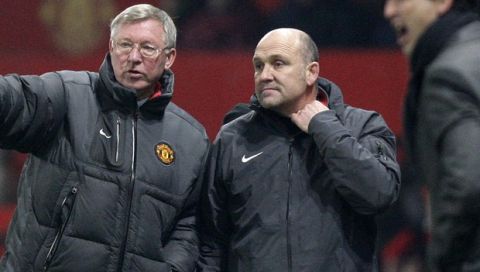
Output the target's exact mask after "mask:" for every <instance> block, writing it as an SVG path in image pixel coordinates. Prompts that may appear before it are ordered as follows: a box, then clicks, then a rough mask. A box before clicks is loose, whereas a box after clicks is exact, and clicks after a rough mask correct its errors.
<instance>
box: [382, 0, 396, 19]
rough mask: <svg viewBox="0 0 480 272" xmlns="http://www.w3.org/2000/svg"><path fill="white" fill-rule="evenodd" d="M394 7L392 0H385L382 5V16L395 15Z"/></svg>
mask: <svg viewBox="0 0 480 272" xmlns="http://www.w3.org/2000/svg"><path fill="white" fill-rule="evenodd" d="M396 9H397V8H396V5H395V3H394V1H391V0H386V1H385V5H384V6H383V17H385V18H386V19H391V18H392V17H393V16H394V15H395V13H396Z"/></svg>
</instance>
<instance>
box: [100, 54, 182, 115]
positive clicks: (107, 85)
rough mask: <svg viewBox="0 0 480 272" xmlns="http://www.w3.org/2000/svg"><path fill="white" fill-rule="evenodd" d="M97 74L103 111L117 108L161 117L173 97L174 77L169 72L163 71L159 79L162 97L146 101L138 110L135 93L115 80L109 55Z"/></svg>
mask: <svg viewBox="0 0 480 272" xmlns="http://www.w3.org/2000/svg"><path fill="white" fill-rule="evenodd" d="M99 74H100V81H99V83H98V84H99V86H96V89H97V95H98V97H99V100H100V103H101V105H102V109H103V110H104V111H108V110H112V109H117V108H119V109H120V110H122V111H126V112H136V111H140V113H142V114H148V115H151V116H152V117H155V116H156V117H161V116H162V115H163V112H164V111H165V108H166V106H167V105H168V103H169V102H170V100H171V99H172V96H173V87H174V79H175V77H174V74H173V72H172V71H171V70H165V72H164V73H163V75H162V78H161V79H160V84H161V85H162V95H161V96H159V97H155V98H152V99H150V100H148V101H147V102H146V103H144V104H143V105H142V106H141V107H140V108H138V104H137V96H136V91H135V90H134V89H130V88H126V87H124V86H122V85H121V84H120V83H119V82H118V81H117V80H116V79H115V75H114V73H113V67H112V62H111V58H110V54H107V55H106V57H105V59H104V61H103V63H102V65H101V66H100V71H99Z"/></svg>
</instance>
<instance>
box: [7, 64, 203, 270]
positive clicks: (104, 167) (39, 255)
mask: <svg viewBox="0 0 480 272" xmlns="http://www.w3.org/2000/svg"><path fill="white" fill-rule="evenodd" d="M173 79H174V78H173V73H172V72H170V71H166V72H165V75H164V77H163V79H162V82H161V84H162V87H163V93H162V95H161V96H160V97H157V98H153V99H150V100H149V101H147V102H146V103H145V104H143V105H142V106H141V107H140V108H138V106H137V100H136V96H135V91H134V90H131V89H126V88H124V87H122V86H121V85H119V83H118V82H116V81H115V79H114V75H113V70H112V67H111V63H110V58H109V56H107V58H106V59H105V61H104V63H103V64H102V66H101V69H100V73H99V74H97V73H91V72H72V71H62V72H56V73H47V74H44V75H42V76H17V75H9V76H5V77H0V127H1V130H0V144H1V147H2V148H8V149H16V150H19V151H22V152H29V153H31V154H30V156H29V158H28V160H27V161H26V163H25V166H24V169H23V171H22V174H21V180H20V184H19V188H18V202H17V208H16V211H15V214H14V217H13V219H12V222H11V225H10V227H9V230H8V234H7V238H6V253H5V255H4V256H3V258H2V260H1V262H0V271H4V272H11V271H15V272H26V271H69V272H86V271H88V272H93V271H112V272H113V271H125V272H127V271H128V272H133V271H142V272H145V271H155V272H158V271H170V269H171V266H173V267H174V268H175V269H177V270H178V271H191V270H192V268H193V265H194V264H195V260H196V258H197V256H198V247H197V242H198V238H197V235H196V231H195V227H196V221H195V216H194V215H195V213H194V210H195V206H196V202H197V199H198V192H199V190H198V189H197V186H198V185H199V184H200V179H201V177H202V174H201V173H202V172H203V168H204V163H205V161H206V154H207V152H208V151H207V149H208V145H209V143H208V138H207V136H206V133H205V130H204V128H203V127H202V126H201V125H200V124H199V123H198V122H197V121H196V120H194V119H193V118H192V117H191V116H190V115H189V114H187V113H186V112H185V111H183V110H182V109H180V108H179V107H178V106H176V105H175V104H173V103H172V102H170V100H171V97H172V94H173Z"/></svg>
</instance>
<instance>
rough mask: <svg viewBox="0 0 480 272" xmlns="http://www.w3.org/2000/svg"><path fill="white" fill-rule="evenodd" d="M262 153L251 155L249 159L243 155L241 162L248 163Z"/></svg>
mask: <svg viewBox="0 0 480 272" xmlns="http://www.w3.org/2000/svg"><path fill="white" fill-rule="evenodd" d="M262 153H263V151H262V152H260V153H258V154H255V155H253V156H250V157H245V155H243V157H242V162H243V163H246V162H248V161H250V160H251V159H253V158H256V157H258V156H260V155H261V154H262Z"/></svg>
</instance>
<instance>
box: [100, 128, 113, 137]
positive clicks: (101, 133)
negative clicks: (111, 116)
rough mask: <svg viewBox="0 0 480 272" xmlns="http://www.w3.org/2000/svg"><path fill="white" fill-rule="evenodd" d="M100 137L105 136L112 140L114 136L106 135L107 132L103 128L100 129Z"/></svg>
mask: <svg viewBox="0 0 480 272" xmlns="http://www.w3.org/2000/svg"><path fill="white" fill-rule="evenodd" d="M100 135H102V136H104V137H105V138H107V139H110V138H112V135H107V133H105V131H103V128H102V129H100Z"/></svg>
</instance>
